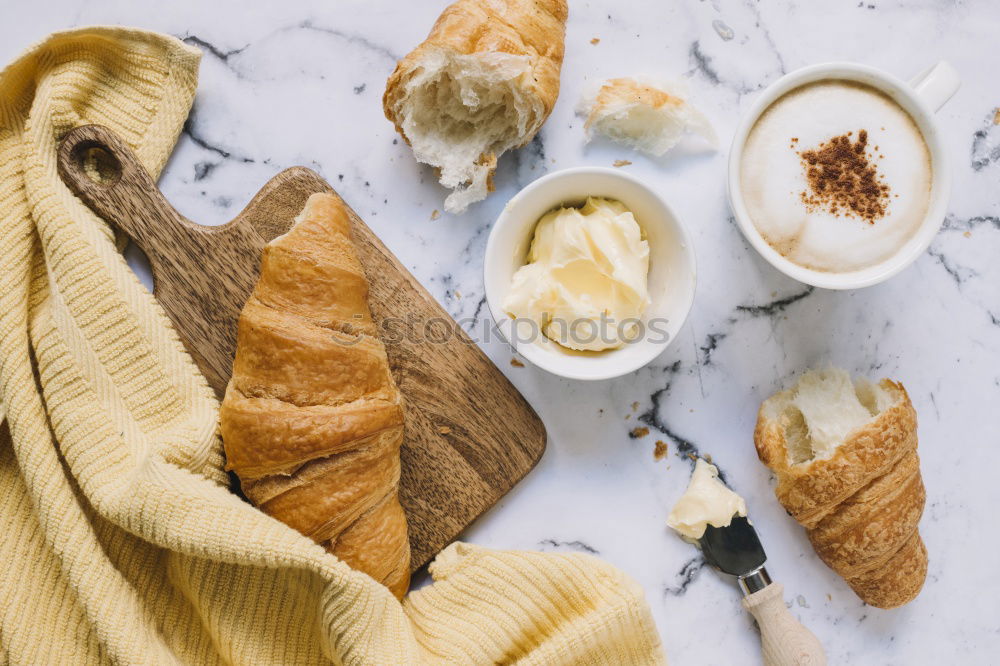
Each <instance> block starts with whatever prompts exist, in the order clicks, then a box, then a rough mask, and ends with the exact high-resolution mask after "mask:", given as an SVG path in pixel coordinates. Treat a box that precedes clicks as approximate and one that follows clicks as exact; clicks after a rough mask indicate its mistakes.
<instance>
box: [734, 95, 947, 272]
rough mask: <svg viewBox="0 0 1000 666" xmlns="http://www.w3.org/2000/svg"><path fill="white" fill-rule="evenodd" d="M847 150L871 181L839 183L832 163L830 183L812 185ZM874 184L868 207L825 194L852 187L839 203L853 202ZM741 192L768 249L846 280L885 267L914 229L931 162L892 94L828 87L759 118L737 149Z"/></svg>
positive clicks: (787, 100) (786, 100) (786, 99)
mask: <svg viewBox="0 0 1000 666" xmlns="http://www.w3.org/2000/svg"><path fill="white" fill-rule="evenodd" d="M862 132H863V133H864V134H862ZM859 136H864V137H865V140H858V137H859ZM852 141H853V143H851V142H852ZM844 146H853V147H854V148H855V149H856V150H857V151H858V155H859V157H860V162H861V163H862V165H863V166H864V167H865V168H866V170H865V171H864V175H865V176H866V177H867V181H865V180H864V179H860V178H855V179H854V180H853V181H852V180H851V178H850V174H848V176H847V177H846V178H845V177H844V176H843V175H842V170H841V166H842V164H841V163H838V162H836V161H831V162H830V163H828V164H826V165H825V168H826V170H827V171H826V174H827V176H829V174H831V173H832V174H833V177H826V178H817V177H816V170H817V169H820V170H822V169H823V168H824V164H823V162H822V159H823V158H824V156H827V155H836V154H837V152H838V151H841V152H842V150H843V147H844ZM824 149H825V150H824ZM834 149H836V150H834ZM817 156H818V158H819V159H820V162H819V163H817ZM855 161H856V162H857V161H858V160H855ZM810 170H811V171H810ZM859 173H862V169H860V168H859ZM838 175H840V176H841V177H840V178H839V179H838V178H837V176H838ZM823 180H827V181H829V182H821V181H823ZM871 183H877V186H878V187H879V188H880V189H879V191H878V192H874V191H871V192H870V194H869V196H870V197H871V200H872V205H870V206H867V207H866V206H863V205H861V206H859V205H857V204H855V205H854V206H853V208H852V206H850V205H838V204H837V201H838V199H837V197H831V196H830V190H829V189H828V188H830V187H834V188H838V187H839V188H848V190H849V189H850V188H851V187H853V188H855V189H856V190H857V191H856V192H850V191H848V192H847V193H846V195H842V196H840V200H841V201H848V202H850V201H852V199H851V197H852V196H853V197H854V201H855V202H857V200H858V196H859V192H860V193H861V194H862V195H863V194H865V193H867V192H868V190H871V187H872V186H871ZM740 185H741V188H742V191H743V201H744V203H745V205H746V207H747V211H748V212H749V215H750V219H751V220H752V222H753V224H754V226H755V227H756V228H757V230H758V231H759V232H760V234H761V236H763V237H764V239H765V240H766V241H767V242H768V244H769V245H771V247H773V248H774V249H775V250H777V251H778V252H779V253H780V254H782V255H784V256H785V257H786V258H788V259H789V260H791V261H793V262H795V263H796V264H799V265H800V266H804V267H806V268H811V269H813V270H819V271H829V272H835V273H843V272H848V271H855V270H860V269H863V268H868V267H870V266H874V265H876V264H878V263H880V262H882V261H884V260H886V259H888V258H889V257H891V256H892V255H893V254H895V253H896V252H897V251H898V250H899V248H901V247H902V246H903V245H904V244H905V243H906V242H907V241H908V240H909V239H910V238H911V237H912V236H913V234H914V233H915V232H916V230H917V229H918V228H919V227H920V224H921V222H923V219H924V217H925V216H926V214H927V209H928V207H929V205H930V199H931V157H930V151H929V150H928V148H927V143H926V142H925V141H924V137H923V134H922V133H921V132H920V128H918V127H917V124H916V123H915V122H914V120H913V118H912V117H911V116H910V115H909V114H908V113H907V112H906V111H905V110H904V109H903V108H902V107H901V106H899V104H897V103H896V102H895V101H893V100H892V98H890V97H889V96H888V95H886V94H885V93H883V92H881V91H879V90H877V89H875V88H873V87H871V86H867V85H864V84H860V83H855V82H853V81H843V80H835V79H831V80H824V81H818V82H816V83H809V84H806V85H803V86H801V87H799V88H796V89H794V90H792V91H790V92H788V93H786V94H785V95H783V96H781V97H780V98H778V99H777V100H775V102H774V103H773V104H771V106H769V107H768V108H767V109H766V110H765V111H764V113H763V114H761V116H760V118H759V119H758V120H757V122H756V123H755V124H754V126H753V128H752V129H751V130H750V133H749V135H748V136H747V141H746V144H745V146H744V149H743V156H742V160H741V163H740ZM865 188H867V189H865ZM838 194H840V193H838ZM872 210H874V211H876V214H874V215H873V214H870V211H872ZM859 211H861V212H859ZM865 211H868V212H865Z"/></svg>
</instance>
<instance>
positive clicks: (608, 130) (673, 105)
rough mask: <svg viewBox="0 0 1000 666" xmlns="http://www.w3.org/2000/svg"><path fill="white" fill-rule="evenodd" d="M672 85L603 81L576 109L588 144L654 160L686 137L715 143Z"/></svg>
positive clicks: (634, 80)
mask: <svg viewBox="0 0 1000 666" xmlns="http://www.w3.org/2000/svg"><path fill="white" fill-rule="evenodd" d="M685 97H687V95H686V94H685V93H684V91H683V90H681V89H680V88H679V86H677V85H669V84H666V83H662V82H657V81H653V80H652V79H649V78H647V77H635V78H618V79H608V80H607V81H605V82H604V83H602V84H601V85H600V87H599V88H597V89H596V90H594V91H592V92H591V93H590V94H587V95H585V96H584V98H583V99H582V100H581V102H580V106H579V108H578V109H577V111H578V113H579V114H580V115H582V116H584V117H585V118H586V121H585V123H584V129H585V130H586V132H587V140H588V141H589V140H590V139H591V138H592V137H593V135H594V134H595V133H598V134H603V135H605V136H607V137H608V138H610V139H612V140H614V141H617V142H619V143H623V144H625V145H626V146H629V147H630V148H633V149H635V150H641V151H642V152H645V153H648V154H650V155H653V156H656V157H660V156H662V155H665V154H666V153H667V151H669V150H670V149H671V148H673V147H674V146H676V145H677V144H678V142H680V140H681V138H683V136H684V135H685V134H687V133H694V134H698V135H700V136H701V137H702V138H704V139H705V141H706V142H708V144H709V145H711V146H712V147H713V148H714V147H715V146H716V145H717V143H718V137H717V136H716V134H715V129H713V128H712V125H711V123H710V122H709V121H708V118H706V117H705V116H704V114H702V113H701V112H700V111H699V110H698V109H696V108H694V107H693V106H691V104H690V103H688V101H687V100H686V99H685Z"/></svg>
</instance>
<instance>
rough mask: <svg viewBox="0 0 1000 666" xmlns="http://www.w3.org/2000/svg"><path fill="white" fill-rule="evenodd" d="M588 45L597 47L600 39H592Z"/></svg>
mask: <svg viewBox="0 0 1000 666" xmlns="http://www.w3.org/2000/svg"><path fill="white" fill-rule="evenodd" d="M590 43H591V44H593V45H594V46H597V45H598V44H600V43H601V38H600V37H594V38H593V39H591V40H590Z"/></svg>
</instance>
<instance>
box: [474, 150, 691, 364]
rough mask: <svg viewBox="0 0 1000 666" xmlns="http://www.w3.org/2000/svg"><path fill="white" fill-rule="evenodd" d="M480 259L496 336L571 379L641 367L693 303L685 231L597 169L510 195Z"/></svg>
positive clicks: (560, 175)
mask: <svg viewBox="0 0 1000 666" xmlns="http://www.w3.org/2000/svg"><path fill="white" fill-rule="evenodd" d="M484 263H485V267H484V270H485V276H484V278H485V284H486V300H487V304H488V305H489V308H490V313H491V314H492V316H493V320H494V321H495V322H496V325H497V327H498V329H499V331H500V333H501V334H502V335H503V336H504V338H506V339H507V341H508V342H510V344H511V345H512V346H513V347H514V348H515V350H516V351H517V352H518V353H519V354H521V356H523V357H524V358H525V359H526V360H528V361H529V362H531V363H532V364H534V365H537V366H538V367H540V368H542V369H544V370H547V371H549V372H551V373H553V374H556V375H560V376H563V377H568V378H571V379H584V380H598V379H608V378H611V377H617V376H620V375H624V374H627V373H629V372H632V371H634V370H636V369H638V368H641V367H642V366H644V365H646V364H648V363H649V362H651V361H652V360H653V359H655V358H656V357H657V356H658V355H659V354H660V353H661V352H662V351H663V350H664V349H666V347H667V346H668V345H669V344H670V343H671V342H672V341H673V339H674V338H675V337H676V335H677V333H678V331H679V330H680V328H681V325H682V324H683V323H684V320H685V318H686V317H687V314H688V311H689V310H690V308H691V303H692V301H693V300H694V291H695V258H694V250H693V248H692V245H691V240H690V237H689V236H688V233H687V230H686V229H685V228H684V227H683V225H682V224H681V222H680V220H679V219H678V218H677V217H676V215H674V213H673V211H672V210H671V209H670V207H669V205H667V203H666V202H665V201H664V200H663V199H662V198H661V197H660V196H659V195H658V194H657V193H655V192H654V191H653V190H652V189H651V188H650V187H648V186H647V185H645V184H644V183H642V182H641V181H640V180H638V179H636V178H634V177H632V176H629V175H627V174H624V173H622V172H620V171H616V170H612V169H607V168H600V167H580V168H575V169H566V170H563V171H557V172H555V173H552V174H549V175H547V176H543V177H542V178H539V179H538V180H536V181H534V182H533V183H531V184H529V185H528V186H527V187H525V188H524V189H523V190H521V192H519V193H518V194H517V195H515V196H514V197H513V198H512V199H511V200H510V201H509V202H508V203H507V205H506V206H505V207H504V210H503V211H502V212H501V214H500V216H499V218H498V219H497V221H496V223H495V225H494V227H493V230H492V232H491V233H490V238H489V241H488V242H487V246H486V257H485V262H484Z"/></svg>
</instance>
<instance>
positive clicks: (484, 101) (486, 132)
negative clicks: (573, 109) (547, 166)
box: [382, 0, 568, 213]
mask: <svg viewBox="0 0 1000 666" xmlns="http://www.w3.org/2000/svg"><path fill="white" fill-rule="evenodd" d="M567 12H568V10H567V7H566V0H458V2H455V3H454V4H452V5H450V6H449V7H447V8H446V9H445V10H444V12H443V13H442V14H441V16H440V17H439V18H438V20H437V22H436V23H435V24H434V27H433V28H432V29H431V32H430V35H429V36H428V37H427V39H426V40H424V42H423V43H422V44H420V45H419V46H417V48H415V49H414V50H413V51H411V52H410V53H409V55H407V56H406V57H405V58H403V59H402V60H400V61H399V63H398V64H397V65H396V69H395V71H393V73H392V75H391V76H390V77H389V80H388V82H387V84H386V88H385V95H384V96H383V98H382V105H383V108H384V111H385V116H386V118H388V119H389V120H390V121H392V122H393V124H395V126H396V131H398V132H399V133H400V134H401V135H402V136H403V139H404V140H405V141H406V142H407V143H408V144H409V145H410V147H411V148H412V149H413V154H414V156H415V157H416V158H417V160H418V161H420V162H423V163H425V164H429V165H431V166H433V167H436V168H437V169H438V177H439V180H440V182H441V184H442V185H444V186H445V187H447V188H450V189H452V190H453V192H452V193H451V194H450V195H448V198H447V199H446V200H445V202H444V208H445V210H447V211H448V212H451V213H461V212H463V211H464V210H465V209H466V208H467V207H468V206H469V204H471V203H474V202H476V201H480V200H482V199H485V198H486V195H487V193H488V192H491V191H492V190H493V180H492V179H493V172H494V171H495V170H496V166H497V160H498V159H499V158H500V156H501V155H502V154H503V153H505V152H506V151H508V150H511V149H514V148H519V147H520V146H523V145H525V144H527V143H528V142H529V141H531V139H532V138H533V137H534V136H535V134H536V133H537V132H538V130H539V128H541V126H542V123H544V122H545V119H546V118H548V116H549V114H550V113H551V112H552V107H553V106H555V103H556V98H557V97H558V96H559V70H560V68H561V66H562V60H563V48H564V47H563V42H564V37H565V31H566V16H567Z"/></svg>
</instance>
